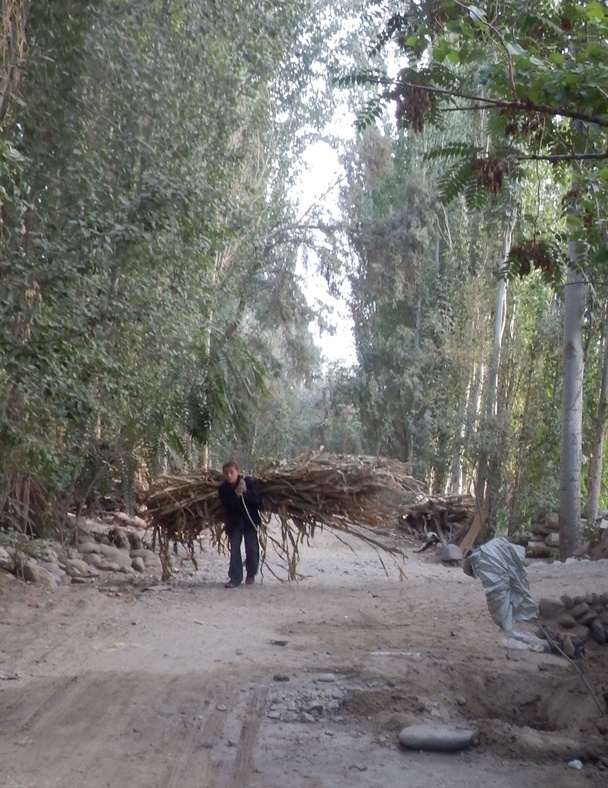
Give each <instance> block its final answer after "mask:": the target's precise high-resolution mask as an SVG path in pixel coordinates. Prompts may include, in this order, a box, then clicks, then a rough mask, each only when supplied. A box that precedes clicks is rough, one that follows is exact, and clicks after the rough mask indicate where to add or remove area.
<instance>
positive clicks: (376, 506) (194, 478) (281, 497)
mask: <svg viewBox="0 0 608 788" xmlns="http://www.w3.org/2000/svg"><path fill="white" fill-rule="evenodd" d="M222 479H223V477H222V474H221V472H219V471H192V472H190V473H187V474H184V475H183V476H162V477H160V478H159V479H157V480H156V481H155V482H154V484H153V485H152V486H151V488H150V490H149V491H148V493H147V495H146V498H145V506H146V509H147V518H148V520H149V522H150V524H151V525H152V527H153V529H154V540H155V544H158V547H159V553H160V556H161V560H162V562H163V575H164V576H165V578H166V577H168V576H169V575H170V565H169V549H170V546H171V545H172V544H173V545H177V544H178V543H179V544H182V545H183V546H185V547H186V548H187V549H188V551H189V553H190V556H191V557H192V559H193V561H194V562H195V563H196V561H195V557H194V552H195V546H196V544H197V543H199V540H200V537H201V536H202V535H203V534H204V533H205V532H207V533H210V534H211V537H212V541H214V542H215V543H216V544H218V545H219V546H220V547H221V545H222V527H223V524H224V512H223V508H222V505H221V502H220V500H219V496H218V492H217V488H218V486H219V485H220V484H221V482H222ZM253 479H254V481H255V484H256V487H257V488H258V490H259V491H260V493H261V495H262V498H263V501H264V504H263V508H262V511H261V515H262V525H261V526H260V529H259V532H260V543H261V546H262V553H263V555H264V554H265V551H266V548H267V545H268V543H270V544H272V546H273V547H274V548H275V550H276V551H277V552H278V553H279V554H280V555H281V556H282V557H283V558H284V559H285V560H286V561H287V564H288V567H289V575H290V577H291V578H294V577H295V576H296V564H297V559H298V546H299V544H301V543H302V542H303V541H305V540H307V539H311V538H313V537H314V533H315V529H316V528H318V527H319V528H323V527H326V528H329V529H331V530H332V531H334V532H337V533H338V535H339V534H340V533H349V534H353V535H354V536H356V537H358V538H360V539H363V540H364V541H366V542H368V543H370V544H372V545H374V546H375V547H377V548H379V549H381V550H385V551H386V550H388V551H389V552H390V551H393V550H394V548H390V547H386V546H385V545H384V544H382V543H381V542H380V541H379V540H378V539H377V531H378V529H382V528H384V529H386V528H387V526H388V525H389V524H390V523H391V522H392V521H393V520H394V512H395V508H396V506H397V505H399V504H403V503H404V502H405V501H407V500H414V499H415V498H416V497H417V496H419V495H420V493H421V492H422V487H421V484H420V483H419V482H418V481H416V479H414V478H413V477H412V475H411V473H410V469H409V466H407V465H405V464H403V463H400V462H397V461H395V460H389V459H387V458H383V457H365V456H350V455H343V454H339V455H337V454H329V453H312V454H306V455H303V456H300V457H298V458H296V459H294V460H292V461H290V462H283V463H280V464H278V465H273V466H270V467H268V468H266V469H265V470H263V471H261V472H260V473H256V474H253ZM273 516H274V518H275V522H276V521H277V520H278V524H279V525H280V529H279V531H280V536H277V535H276V533H277V529H276V528H273V529H271V528H269V524H270V521H271V517H273Z"/></svg>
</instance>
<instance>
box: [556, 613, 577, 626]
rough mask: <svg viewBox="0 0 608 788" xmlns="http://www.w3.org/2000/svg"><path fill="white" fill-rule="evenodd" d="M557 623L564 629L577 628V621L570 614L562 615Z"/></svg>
mask: <svg viewBox="0 0 608 788" xmlns="http://www.w3.org/2000/svg"><path fill="white" fill-rule="evenodd" d="M557 623H558V624H559V625H560V627H563V628H564V629H572V628H573V627H575V626H576V619H575V618H572V616H570V615H568V613H562V615H561V616H558V617H557Z"/></svg>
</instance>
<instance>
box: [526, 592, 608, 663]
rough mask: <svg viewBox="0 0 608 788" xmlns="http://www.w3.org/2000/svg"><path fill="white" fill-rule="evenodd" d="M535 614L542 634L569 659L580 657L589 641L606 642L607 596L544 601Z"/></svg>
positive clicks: (581, 596)
mask: <svg viewBox="0 0 608 788" xmlns="http://www.w3.org/2000/svg"><path fill="white" fill-rule="evenodd" d="M538 611H539V621H540V623H541V625H542V627H543V630H544V631H545V632H546V633H547V635H548V636H549V638H550V639H552V640H554V642H555V643H557V645H559V647H560V648H561V649H562V650H563V652H564V653H565V654H566V656H568V657H571V658H573V659H574V658H576V657H579V656H582V654H583V653H584V649H585V644H586V643H587V642H588V641H590V640H593V641H595V643H597V644H599V645H602V646H603V645H605V644H606V643H607V642H608V592H604V593H593V592H589V593H587V594H584V595H582V594H578V595H570V594H563V595H562V596H561V597H560V598H559V599H547V598H543V599H541V600H540V602H539V603H538Z"/></svg>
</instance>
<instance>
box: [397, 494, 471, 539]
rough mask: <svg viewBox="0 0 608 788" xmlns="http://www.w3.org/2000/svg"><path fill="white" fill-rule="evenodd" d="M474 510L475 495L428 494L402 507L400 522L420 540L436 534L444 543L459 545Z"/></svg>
mask: <svg viewBox="0 0 608 788" xmlns="http://www.w3.org/2000/svg"><path fill="white" fill-rule="evenodd" d="M475 511H476V505H475V498H474V497H473V496H470V495H452V496H447V497H445V498H442V497H438V496H433V497H425V498H424V499H423V500H420V501H417V502H416V503H413V504H410V505H407V506H402V507H400V510H399V515H398V519H397V525H398V527H399V528H400V529H402V530H404V531H405V532H406V533H410V534H412V535H414V536H416V537H417V538H418V539H421V540H427V538H428V537H429V535H430V534H436V535H437V537H438V540H439V542H440V543H441V544H444V545H445V544H458V543H459V542H460V540H461V539H462V538H464V536H465V535H466V533H467V532H468V530H469V528H470V526H471V524H472V522H473V519H474V517H475Z"/></svg>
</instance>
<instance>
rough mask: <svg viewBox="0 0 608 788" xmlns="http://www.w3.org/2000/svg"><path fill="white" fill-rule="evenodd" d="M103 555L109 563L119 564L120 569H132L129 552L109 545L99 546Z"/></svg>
mask: <svg viewBox="0 0 608 788" xmlns="http://www.w3.org/2000/svg"><path fill="white" fill-rule="evenodd" d="M99 548H100V552H101V555H102V556H103V557H104V558H105V559H106V561H108V562H109V563H113V564H118V568H119V569H120V568H121V567H122V566H128V567H129V568H130V567H131V556H130V555H129V552H128V551H127V550H121V549H120V548H119V547H114V546H113V545H109V544H101V545H99Z"/></svg>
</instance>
